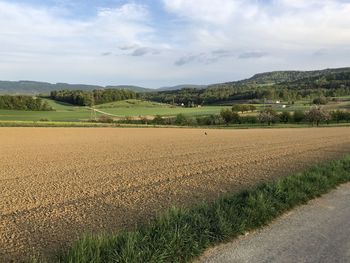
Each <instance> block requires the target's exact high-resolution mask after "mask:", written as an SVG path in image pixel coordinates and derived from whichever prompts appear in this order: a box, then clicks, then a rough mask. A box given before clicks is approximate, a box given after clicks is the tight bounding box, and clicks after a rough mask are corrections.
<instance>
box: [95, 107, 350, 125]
mask: <svg viewBox="0 0 350 263" xmlns="http://www.w3.org/2000/svg"><path fill="white" fill-rule="evenodd" d="M330 121H334V122H337V123H338V122H350V112H345V111H333V112H327V111H325V110H323V109H322V108H318V107H313V108H311V109H310V110H309V111H307V112H303V111H296V112H294V113H290V112H281V113H277V112H276V111H274V110H272V109H267V110H264V111H261V112H260V113H259V114H258V115H257V116H256V115H246V116H241V115H239V114H238V113H237V112H234V111H232V110H231V109H224V110H222V111H221V113H220V114H212V115H208V116H197V117H192V116H187V115H184V114H178V115H176V116H175V117H162V116H160V115H157V116H155V118H154V119H153V120H150V119H147V118H142V117H141V116H140V119H138V120H135V119H132V118H125V119H124V120H119V121H116V122H121V123H133V124H154V125H179V126H211V125H224V124H226V125H228V124H246V125H252V124H259V123H265V124H268V125H271V124H273V123H278V122H280V123H297V124H298V123H310V124H312V125H319V124H320V123H321V122H326V123H329V122H330ZM98 122H114V120H113V119H112V118H111V117H109V116H101V117H100V118H99V119H98Z"/></svg>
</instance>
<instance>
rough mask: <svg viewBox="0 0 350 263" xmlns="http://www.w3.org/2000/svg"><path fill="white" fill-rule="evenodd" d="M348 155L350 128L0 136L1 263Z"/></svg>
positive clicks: (15, 132)
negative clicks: (172, 206)
mask: <svg viewBox="0 0 350 263" xmlns="http://www.w3.org/2000/svg"><path fill="white" fill-rule="evenodd" d="M349 152H350V128H320V129H318V128H312V129H254V130H207V135H205V134H204V130H200V129H170V128H169V129H151V128H148V129H115V128H114V129H113V128H110V129H109V128H101V129H97V128H96V129H94V128H91V129H87V128H81V129H80V128H0V195H1V197H0V262H9V261H10V260H14V261H20V260H24V259H25V258H26V257H28V255H30V254H33V253H41V254H43V255H45V256H52V255H54V254H55V253H57V251H59V250H61V249H64V248H66V247H67V246H69V245H70V244H71V243H72V242H73V241H74V240H76V239H77V238H78V237H80V236H81V235H82V234H83V233H89V232H92V233H100V232H109V231H112V230H118V229H122V228H130V227H133V225H135V224H136V223H141V222H146V221H147V220H148V219H149V218H151V217H152V216H154V215H155V214H156V213H157V212H160V211H162V210H164V209H166V208H168V207H169V206H171V205H173V204H176V205H190V204H192V203H194V202H196V201H198V200H211V199H213V198H216V197H217V196H219V195H221V194H223V193H225V192H227V191H236V190H239V189H241V188H242V187H245V186H247V185H251V184H255V183H256V182H258V181H262V180H269V179H273V178H276V177H279V176H284V175H288V174H290V173H291V172H294V171H298V170H302V169H304V168H305V167H307V166H310V165H312V164H315V163H320V162H323V161H326V160H330V159H334V158H337V157H340V156H342V155H343V154H345V153H349Z"/></svg>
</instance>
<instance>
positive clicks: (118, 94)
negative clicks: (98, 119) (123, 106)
mask: <svg viewBox="0 0 350 263" xmlns="http://www.w3.org/2000/svg"><path fill="white" fill-rule="evenodd" d="M137 97H138V95H137V93H136V92H134V91H131V90H124V89H122V90H120V89H97V90H93V91H83V90H58V91H57V90H54V91H51V93H50V98H51V99H53V100H57V101H62V102H66V103H70V104H73V105H78V106H92V105H98V104H103V103H108V102H113V101H120V100H127V99H136V98H137Z"/></svg>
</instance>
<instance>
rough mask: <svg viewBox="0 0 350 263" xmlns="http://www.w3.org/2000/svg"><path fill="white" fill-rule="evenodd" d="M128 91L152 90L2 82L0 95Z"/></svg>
mask: <svg viewBox="0 0 350 263" xmlns="http://www.w3.org/2000/svg"><path fill="white" fill-rule="evenodd" d="M105 88H110V89H128V90H132V91H135V92H147V91H152V89H147V88H142V87H137V86H127V85H118V86H107V87H103V86H98V85H85V84H68V83H56V84H51V83H48V82H38V81H26V80H24V81H0V94H24V95H35V94H49V93H50V92H51V91H53V90H63V89H68V90H86V91H89V90H90V91H91V90H94V89H105Z"/></svg>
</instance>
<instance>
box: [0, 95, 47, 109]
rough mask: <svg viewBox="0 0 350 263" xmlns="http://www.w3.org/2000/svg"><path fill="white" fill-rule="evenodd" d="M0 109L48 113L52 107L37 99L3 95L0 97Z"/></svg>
mask: <svg viewBox="0 0 350 263" xmlns="http://www.w3.org/2000/svg"><path fill="white" fill-rule="evenodd" d="M0 109H4V110H28V111H50V110H52V107H51V106H50V105H49V104H48V103H47V102H46V101H43V100H42V99H41V98H39V97H32V96H25V95H16V96H11V95H3V96H0Z"/></svg>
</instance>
